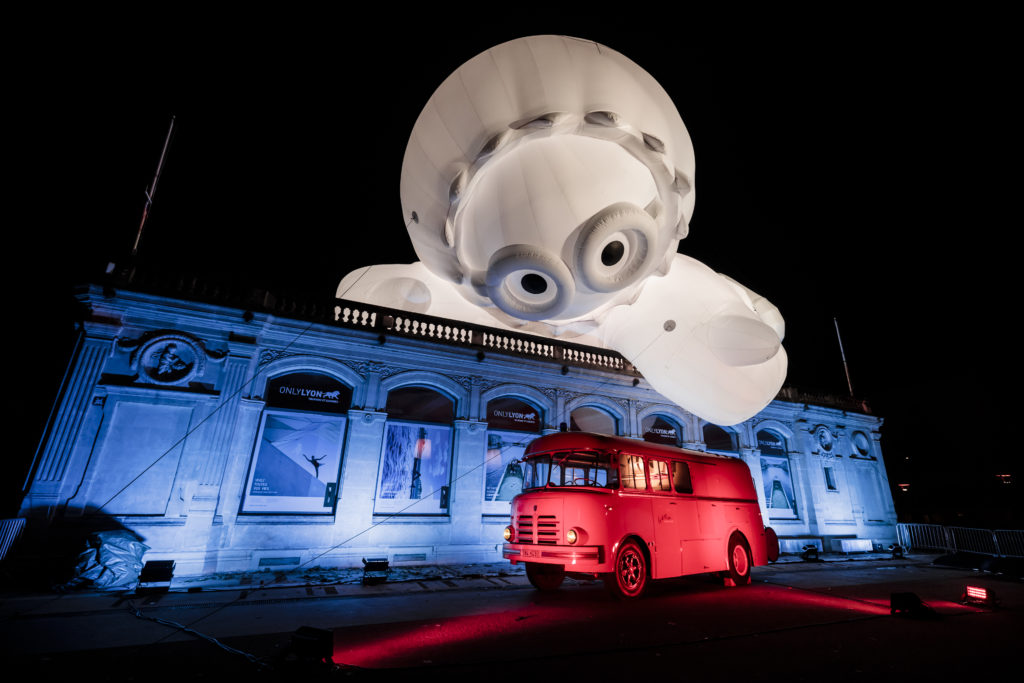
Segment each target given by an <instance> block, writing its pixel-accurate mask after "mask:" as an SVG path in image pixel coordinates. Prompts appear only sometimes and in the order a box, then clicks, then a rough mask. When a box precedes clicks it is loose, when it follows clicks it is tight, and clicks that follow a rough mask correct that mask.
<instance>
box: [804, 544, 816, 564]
mask: <svg viewBox="0 0 1024 683" xmlns="http://www.w3.org/2000/svg"><path fill="white" fill-rule="evenodd" d="M800 558H801V559H802V560H803V561H804V562H815V561H817V559H818V546H816V545H805V546H804V551H803V552H802V553H800Z"/></svg>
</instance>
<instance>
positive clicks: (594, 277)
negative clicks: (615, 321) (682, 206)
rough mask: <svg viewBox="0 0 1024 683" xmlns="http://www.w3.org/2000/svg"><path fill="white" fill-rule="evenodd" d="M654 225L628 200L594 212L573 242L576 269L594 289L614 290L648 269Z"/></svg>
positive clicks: (650, 219) (632, 280) (656, 231)
mask: <svg viewBox="0 0 1024 683" xmlns="http://www.w3.org/2000/svg"><path fill="white" fill-rule="evenodd" d="M657 234H658V227H657V224H656V223H655V222H654V218H652V217H651V215H650V214H649V213H647V212H646V211H644V210H643V209H641V208H640V207H639V206H636V205H634V204H628V203H620V204H613V205H611V206H609V207H608V208H606V209H603V210H602V211H599V212H598V213H596V214H594V216H593V217H591V218H590V220H588V221H587V223H586V225H584V226H583V230H582V231H581V232H580V236H579V240H578V242H577V243H576V245H577V246H576V270H577V273H578V274H579V276H580V278H581V279H582V281H583V283H584V284H585V285H586V286H587V287H589V288H590V289H593V290H594V291H596V292H614V291H617V290H620V289H622V288H624V287H627V286H628V285H631V284H632V283H634V282H636V281H637V280H638V279H639V278H640V277H641V276H643V275H644V274H645V273H646V272H648V271H649V268H648V266H650V265H651V261H652V260H653V257H654V254H653V253H652V251H651V250H652V249H653V248H654V245H655V244H656V240H657Z"/></svg>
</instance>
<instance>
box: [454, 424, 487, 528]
mask: <svg viewBox="0 0 1024 683" xmlns="http://www.w3.org/2000/svg"><path fill="white" fill-rule="evenodd" d="M454 427H455V458H454V462H453V463H452V484H451V494H450V500H449V503H448V504H449V508H448V513H449V515H450V516H451V543H452V544H456V545H457V544H474V543H479V542H480V536H481V525H482V523H483V522H482V520H483V497H484V493H483V492H484V467H483V459H484V455H485V454H486V453H487V423H486V422H477V421H474V420H456V421H455V424H454Z"/></svg>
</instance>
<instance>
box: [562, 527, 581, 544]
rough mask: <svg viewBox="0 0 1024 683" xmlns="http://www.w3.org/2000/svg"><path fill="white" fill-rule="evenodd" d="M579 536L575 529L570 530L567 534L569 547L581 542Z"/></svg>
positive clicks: (566, 538)
mask: <svg viewBox="0 0 1024 683" xmlns="http://www.w3.org/2000/svg"><path fill="white" fill-rule="evenodd" d="M579 537H580V536H579V534H577V533H576V530H575V529H569V530H568V531H566V532H565V540H567V541H569V545H572V544H573V543H575V542H576V541H578V540H579Z"/></svg>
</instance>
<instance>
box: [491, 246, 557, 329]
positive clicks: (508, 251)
mask: <svg viewBox="0 0 1024 683" xmlns="http://www.w3.org/2000/svg"><path fill="white" fill-rule="evenodd" d="M486 286H487V295H488V296H489V297H490V298H491V301H493V302H494V305H496V306H497V307H498V308H500V309H501V310H502V311H504V312H505V313H508V314H509V315H511V316H514V317H516V318H521V319H523V320H544V319H545V318H553V317H555V316H557V315H558V314H559V313H561V312H562V311H563V310H565V308H566V307H567V306H568V305H569V302H570V301H572V297H573V295H574V294H575V292H576V287H575V285H574V284H573V279H572V273H570V272H569V268H568V267H566V265H565V264H564V263H562V261H561V260H559V259H557V258H555V257H554V256H553V255H551V254H549V253H547V252H546V251H545V250H544V249H542V248H540V247H536V246H532V245H528V244H513V245H511V246H507V247H504V248H502V249H499V250H498V251H496V252H495V253H494V255H493V256H491V261H490V265H488V267H487V279H486Z"/></svg>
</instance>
